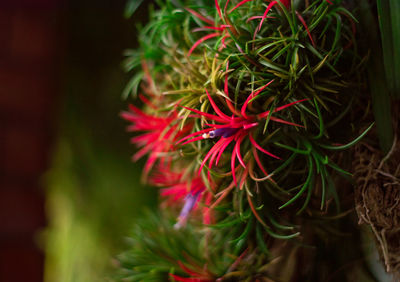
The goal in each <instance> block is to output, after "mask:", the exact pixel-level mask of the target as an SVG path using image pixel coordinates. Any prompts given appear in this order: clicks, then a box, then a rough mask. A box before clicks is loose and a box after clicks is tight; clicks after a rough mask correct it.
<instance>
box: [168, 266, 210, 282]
mask: <svg viewBox="0 0 400 282" xmlns="http://www.w3.org/2000/svg"><path fill="white" fill-rule="evenodd" d="M178 264H179V266H180V268H181V269H182V270H183V271H184V272H186V273H187V274H188V275H190V277H181V276H178V275H175V274H170V275H171V276H172V277H173V278H174V280H175V281H180V282H212V281H215V277H214V275H213V274H212V273H211V272H210V271H208V270H207V267H206V266H204V267H203V268H201V267H200V266H197V265H192V266H191V268H189V267H187V266H185V265H184V264H183V263H182V262H180V261H178Z"/></svg>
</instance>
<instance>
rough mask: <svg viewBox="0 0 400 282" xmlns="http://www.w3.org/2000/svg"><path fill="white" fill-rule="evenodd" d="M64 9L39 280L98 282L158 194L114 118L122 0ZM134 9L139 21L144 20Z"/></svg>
mask: <svg viewBox="0 0 400 282" xmlns="http://www.w3.org/2000/svg"><path fill="white" fill-rule="evenodd" d="M68 5H69V7H68V12H67V13H66V14H65V15H64V16H65V17H64V19H65V21H64V22H65V30H66V32H67V33H66V39H67V41H66V43H67V44H66V54H65V58H64V60H63V61H64V64H63V70H62V73H63V77H62V81H61V83H62V86H63V89H62V94H63V98H62V99H61V100H60V107H59V108H60V111H59V116H58V122H57V124H56V126H57V128H58V138H57V142H56V146H55V148H54V156H53V162H52V168H51V170H50V171H49V173H48V175H47V177H46V180H47V183H48V185H47V186H48V189H47V215H48V221H49V226H48V228H47V230H46V232H45V236H46V237H45V238H46V244H47V245H46V266H45V267H46V269H45V281H49V282H50V281H51V282H54V281H63V282H64V281H65V282H67V281H68V282H69V281H71V282H72V281H73V282H79V281H98V280H101V281H104V278H105V277H107V276H109V272H108V271H109V270H110V269H111V268H112V257H114V256H115V254H117V253H119V252H120V250H121V249H122V247H123V245H124V236H126V235H128V233H129V230H130V228H131V227H132V225H133V224H134V219H135V217H137V216H138V215H139V214H140V212H141V210H142V209H143V207H144V206H152V205H155V202H156V198H157V194H156V190H155V189H153V188H149V187H145V186H143V185H142V184H141V183H140V177H141V175H140V173H141V167H142V164H140V163H139V164H133V163H131V161H130V155H129V154H131V153H133V151H134V148H133V146H131V145H130V144H129V135H128V134H127V133H125V126H126V123H125V122H124V121H123V120H122V119H120V118H119V112H120V111H121V110H123V109H124V108H126V107H127V101H123V100H122V99H121V93H122V89H123V86H124V85H125V84H126V77H125V75H124V73H123V70H122V68H120V67H119V66H120V64H121V61H122V51H123V49H124V48H125V47H127V46H134V45H135V44H136V42H135V34H134V31H135V28H134V26H133V25H132V21H130V22H128V21H126V20H124V19H123V10H124V5H125V1H111V0H110V1H106V0H102V1H96V5H94V1H85V2H80V1H76V0H70V1H69V3H68ZM141 8H142V7H141ZM144 8H145V7H144ZM137 12H138V13H139V17H137V20H138V21H139V20H143V19H141V18H140V14H141V15H147V12H143V11H141V9H139V10H138V11H137Z"/></svg>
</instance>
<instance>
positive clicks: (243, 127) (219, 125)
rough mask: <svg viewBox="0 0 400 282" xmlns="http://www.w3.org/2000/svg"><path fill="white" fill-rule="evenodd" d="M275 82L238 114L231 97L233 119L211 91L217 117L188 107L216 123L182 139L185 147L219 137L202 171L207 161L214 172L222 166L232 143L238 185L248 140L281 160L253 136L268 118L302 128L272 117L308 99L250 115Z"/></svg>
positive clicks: (247, 100) (233, 172)
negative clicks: (250, 109) (253, 105)
mask: <svg viewBox="0 0 400 282" xmlns="http://www.w3.org/2000/svg"><path fill="white" fill-rule="evenodd" d="M272 82H273V80H271V81H270V82H268V83H267V84H265V85H264V86H262V87H261V88H259V89H258V90H257V91H254V92H252V93H251V94H250V95H249V96H248V97H247V99H246V101H245V102H244V104H243V106H242V107H241V110H240V111H238V110H237V109H235V108H234V106H233V105H232V103H231V102H230V101H229V99H228V98H226V99H225V100H226V103H227V106H228V108H229V109H230V111H231V113H232V116H228V115H226V114H225V113H223V112H222V111H221V109H219V108H218V106H217V104H216V103H215V102H214V100H213V99H212V98H211V95H210V94H209V92H208V91H207V90H206V93H207V97H208V100H209V102H210V104H211V106H212V108H213V109H214V111H215V113H216V114H210V113H205V112H201V111H199V110H196V109H192V108H188V107H184V108H185V109H187V110H189V111H192V112H194V113H196V114H199V115H201V116H203V117H205V118H206V119H208V120H211V121H213V122H214V123H212V124H211V123H209V124H206V125H207V126H208V128H206V129H203V130H200V131H198V132H195V133H192V134H189V135H187V136H186V137H184V138H182V139H181V140H179V142H178V143H182V145H184V144H187V143H191V142H194V141H197V140H203V139H211V138H219V140H218V141H217V142H216V143H215V144H214V145H213V146H212V148H211V149H210V151H209V152H208V153H207V154H206V156H205V157H204V159H203V161H202V163H201V165H200V169H199V172H200V171H201V170H202V169H203V167H204V166H205V164H206V162H207V161H208V167H209V169H212V167H213V165H218V162H219V161H220V159H221V156H222V154H223V152H224V151H225V150H226V148H227V147H228V146H229V145H230V144H231V143H232V144H234V145H233V150H232V154H231V171H232V177H233V181H234V183H235V184H237V180H236V173H235V170H236V159H238V161H239V163H240V165H241V166H243V168H245V169H246V164H245V162H244V160H243V157H242V155H241V152H240V146H241V144H242V142H243V141H244V140H245V138H248V140H249V141H250V143H251V144H252V146H253V147H254V148H256V149H257V150H259V151H261V152H263V153H265V154H267V155H268V156H270V157H273V158H276V159H279V157H278V156H276V155H274V154H272V153H270V152H269V151H267V150H265V149H264V148H262V147H261V146H260V145H259V144H258V143H257V142H256V140H255V139H254V136H253V131H254V129H255V128H256V127H258V125H259V122H260V120H261V119H267V118H269V119H270V120H271V121H275V122H279V123H283V124H289V125H293V126H301V125H298V124H295V123H292V122H288V121H285V120H282V119H280V118H277V117H274V116H272V114H273V113H276V112H279V111H281V110H283V109H286V108H287V107H290V106H292V105H294V104H297V103H300V102H303V101H305V100H306V99H303V100H299V101H295V102H292V103H289V104H286V105H283V106H280V107H278V108H276V109H275V110H274V111H273V112H270V111H266V112H263V113H260V114H248V113H247V112H246V110H247V106H248V105H249V103H250V101H251V100H252V99H253V98H255V97H256V96H257V95H258V94H260V93H261V92H262V91H263V90H264V89H265V88H266V87H267V86H268V85H270V84H271V83H272ZM227 89H228V87H227V80H225V93H226V94H227V96H228V97H229V95H228V93H227ZM253 156H254V158H255V159H256V161H257V163H258V164H259V166H260V167H261V169H262V170H263V172H264V173H265V174H266V172H265V170H264V169H263V168H262V166H261V165H260V161H259V158H258V156H257V155H254V154H253Z"/></svg>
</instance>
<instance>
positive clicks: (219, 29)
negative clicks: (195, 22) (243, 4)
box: [186, 0, 236, 56]
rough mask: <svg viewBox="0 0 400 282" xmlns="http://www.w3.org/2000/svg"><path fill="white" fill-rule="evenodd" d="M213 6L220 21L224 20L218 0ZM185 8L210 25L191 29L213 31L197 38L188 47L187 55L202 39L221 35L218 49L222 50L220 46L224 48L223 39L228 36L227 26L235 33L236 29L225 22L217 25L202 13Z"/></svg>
mask: <svg viewBox="0 0 400 282" xmlns="http://www.w3.org/2000/svg"><path fill="white" fill-rule="evenodd" d="M228 3H229V0H228V1H227V2H226V5H225V11H226V8H227V5H228ZM215 8H216V9H217V12H218V15H219V17H220V19H221V21H222V22H224V19H223V16H222V11H221V8H220V6H219V4H218V0H215ZM186 10H187V11H188V12H190V13H191V14H192V15H194V16H195V17H197V18H198V19H200V20H202V21H203V22H205V23H207V24H209V25H210V26H204V27H200V28H195V29H194V30H193V31H205V30H213V31H215V32H214V33H211V34H207V35H205V36H203V37H201V38H200V39H199V40H197V41H196V42H195V43H194V44H193V46H192V47H191V48H190V49H189V52H188V55H189V56H190V55H191V54H192V52H193V51H194V49H196V48H197V46H199V45H200V44H201V43H203V42H204V41H206V40H208V39H211V38H214V37H218V36H221V37H222V39H221V44H222V45H221V47H220V49H221V50H222V48H225V47H226V45H225V40H226V38H228V37H230V34H229V32H228V31H227V29H228V28H230V29H231V32H233V33H236V31H235V30H234V28H233V27H232V26H231V25H227V24H221V25H217V23H216V22H214V21H213V20H212V19H210V18H207V17H205V16H203V15H201V14H200V13H198V12H196V11H194V10H192V9H190V8H186Z"/></svg>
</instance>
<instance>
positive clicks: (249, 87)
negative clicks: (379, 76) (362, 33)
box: [121, 0, 372, 281]
mask: <svg viewBox="0 0 400 282" xmlns="http://www.w3.org/2000/svg"><path fill="white" fill-rule="evenodd" d="M342 2H343V1H340V0H336V1H333V0H332V1H328V0H315V1H301V0H299V1H288V0H279V1H261V0H244V1H228V0H227V1H218V0H215V1H209V0H207V1H206V0H204V1H202V0H198V1H193V0H186V1H183V0H182V1H179V0H175V1H158V2H157V3H158V6H159V9H158V10H155V11H152V13H151V17H150V21H149V23H148V24H147V25H146V26H145V27H144V28H143V29H142V30H141V35H140V43H141V48H140V49H139V50H135V51H128V52H127V56H128V58H127V60H126V67H127V70H129V71H134V73H135V75H134V77H133V78H132V79H131V81H130V82H129V83H128V86H127V88H126V90H125V95H126V96H127V97H128V96H133V97H134V98H139V99H140V100H141V104H142V106H143V107H142V109H140V108H139V107H138V106H133V105H131V106H130V108H129V110H128V111H126V112H123V113H122V117H123V118H124V119H126V120H127V121H129V122H130V123H131V125H130V126H129V127H128V131H131V132H135V133H136V136H135V137H133V138H132V143H134V144H135V145H137V147H138V148H140V149H139V151H138V152H137V153H136V154H135V155H134V157H133V158H134V159H135V160H136V159H139V158H141V157H143V156H145V155H148V159H147V162H146V165H145V168H144V173H143V179H144V180H145V181H147V182H149V183H150V184H153V185H154V186H157V187H160V189H161V190H160V191H161V195H162V196H163V202H162V212H161V213H168V214H169V213H172V214H175V215H176V217H177V220H176V221H174V222H171V220H170V219H165V215H159V216H152V217H151V216H150V217H148V218H147V220H148V221H149V222H148V223H144V224H142V225H141V226H142V227H139V226H138V227H137V228H138V229H137V230H136V231H135V234H136V235H135V236H134V238H136V239H135V241H134V242H133V247H132V250H131V251H130V252H128V253H126V254H125V255H124V256H123V258H122V260H121V261H122V265H123V269H124V271H123V273H124V274H123V275H122V276H121V278H122V277H124V278H125V279H126V280H128V281H142V280H143V279H144V277H145V278H146V279H145V280H146V281H151V280H154V281H163V280H166V279H171V280H176V281H257V279H259V280H258V281H270V280H268V279H267V278H265V277H270V279H280V278H279V277H284V276H285V275H286V276H285V277H287V279H289V280H290V277H296V276H290V275H293V273H297V274H298V276H297V277H300V276H301V275H300V274H299V273H301V271H300V272H298V271H299V269H300V268H301V266H300V265H299V264H296V263H294V264H291V266H290V267H289V268H290V269H297V270H293V272H291V273H286V274H282V273H281V272H280V271H277V267H275V269H274V267H273V266H271V264H272V265H274V263H275V262H276V261H275V260H277V258H279V257H283V260H285V259H288V260H289V261H293V260H294V261H296V259H295V258H296V257H297V258H298V257H299V256H301V255H299V254H300V253H301V254H303V255H304V253H303V251H299V248H300V247H299V246H300V245H304V244H306V243H305V242H307V241H308V239H307V238H309V237H310V236H311V237H314V236H316V237H318V238H322V239H318V240H319V241H321V242H325V243H326V245H327V246H328V245H329V244H330V243H331V240H329V239H328V240H326V239H323V238H325V237H326V236H331V235H329V234H333V233H335V230H336V231H338V230H340V227H339V226H340V225H341V224H340V223H339V222H336V223H332V220H333V219H335V218H341V217H342V216H344V215H345V214H346V213H344V214H341V211H342V207H341V206H342V205H344V208H348V201H346V200H343V199H346V197H347V196H348V191H349V190H348V189H346V185H340V186H339V185H337V183H346V182H345V181H346V178H347V179H348V178H349V176H350V175H351V174H350V172H348V171H347V170H348V169H349V168H348V167H345V165H344V164H343V161H341V160H343V158H344V157H343V156H344V154H342V153H341V152H343V151H346V150H347V149H348V148H349V147H351V146H352V145H354V144H355V143H356V142H358V141H359V140H360V139H361V138H362V137H363V136H364V135H365V134H366V133H367V132H368V131H369V130H370V129H371V127H372V124H371V123H370V122H369V121H368V119H366V117H367V116H368V111H366V112H365V110H364V108H363V107H359V105H360V104H365V103H366V102H365V101H366V97H365V95H362V93H363V91H364V90H365V89H364V84H365V81H364V80H365V75H364V62H365V60H366V56H365V55H364V54H360V53H359V48H358V45H357V41H356V34H357V28H356V27H357V19H356V18H355V17H354V16H353V15H352V13H351V12H350V11H349V10H347V9H346V8H345V6H344V5H343V3H342ZM139 89H140V90H141V91H140V94H139V93H138V92H139ZM310 226H311V227H310ZM336 233H340V232H339V231H338V232H336ZM138 234H140V235H138ZM310 234H311V235H310ZM332 236H333V235H332ZM318 240H317V241H318ZM328 241H329V243H327V242H328ZM308 243H309V242H308ZM325 243H324V244H325ZM199 244H200V245H201V246H202V247H201V248H198V245H199ZM303 247H304V246H303ZM201 249H203V250H204V252H200V253H199V250H201ZM291 254H292V255H291ZM317 257H318V256H317ZM215 258H217V259H215ZM314 259H315V255H314ZM338 260H340V259H339V258H338ZM310 261H311V260H310ZM277 265H280V266H282V265H283V264H282V262H280V263H278V264H277ZM310 265H311V262H310ZM310 267H311V266H310ZM303 271H304V269H303ZM278 272H279V273H280V274H279V275H280V276H276V275H277V273H278ZM317 272H318V271H315V272H314V273H317ZM299 275H300V276H299ZM304 277H306V276H304ZM323 278H324V276H323V274H321V276H319V278H318V279H323ZM229 279H231V280H229Z"/></svg>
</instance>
